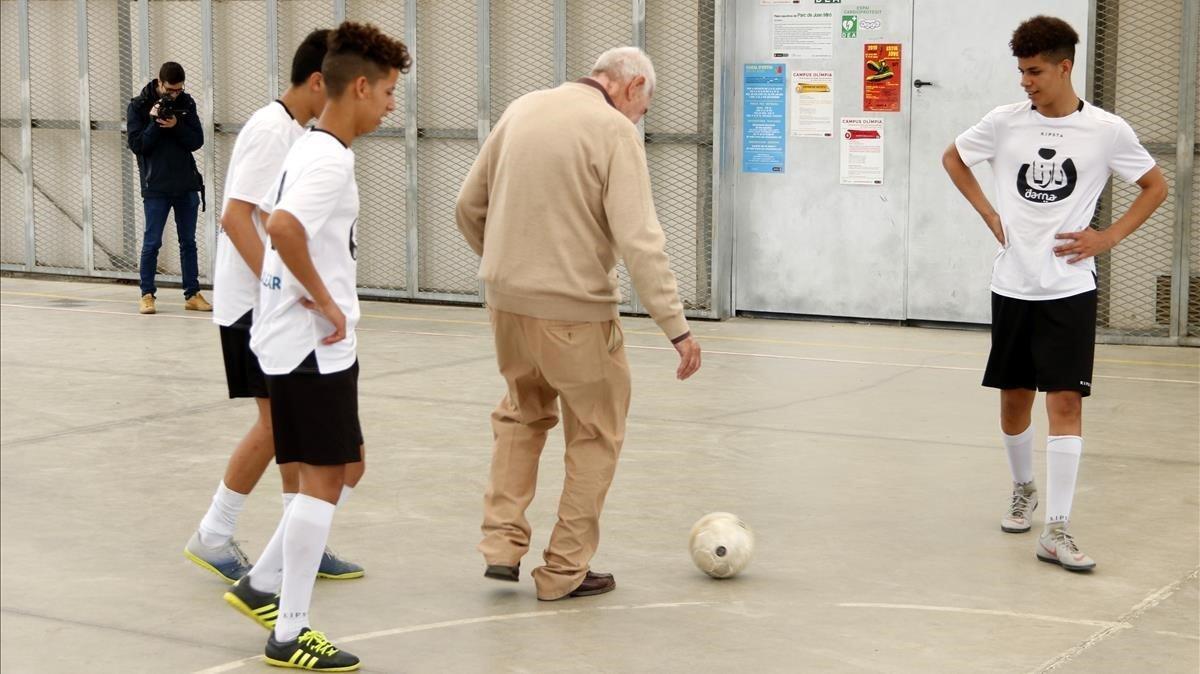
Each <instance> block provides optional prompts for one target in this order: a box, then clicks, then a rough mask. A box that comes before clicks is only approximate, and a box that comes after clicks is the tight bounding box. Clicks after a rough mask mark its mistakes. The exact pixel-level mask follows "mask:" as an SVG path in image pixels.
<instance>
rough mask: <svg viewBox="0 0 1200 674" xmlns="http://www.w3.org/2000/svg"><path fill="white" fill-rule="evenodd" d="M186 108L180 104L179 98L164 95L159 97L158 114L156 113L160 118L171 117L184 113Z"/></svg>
mask: <svg viewBox="0 0 1200 674" xmlns="http://www.w3.org/2000/svg"><path fill="white" fill-rule="evenodd" d="M183 111H184V108H183V106H182V105H180V104H179V100H178V99H177V98H175V97H171V96H163V97H162V98H160V99H158V114H157V115H155V116H156V117H157V118H158V119H171V118H172V117H174V116H175V115H176V114H182V113H183Z"/></svg>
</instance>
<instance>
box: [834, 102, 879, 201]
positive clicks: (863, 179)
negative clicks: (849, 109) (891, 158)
mask: <svg viewBox="0 0 1200 674" xmlns="http://www.w3.org/2000/svg"><path fill="white" fill-rule="evenodd" d="M842 184H843V185H882V184H883V118H882V117H843V118H842Z"/></svg>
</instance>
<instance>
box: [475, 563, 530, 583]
mask: <svg viewBox="0 0 1200 674" xmlns="http://www.w3.org/2000/svg"><path fill="white" fill-rule="evenodd" d="M483 577H484V578H492V579H495V580H507V581H511V582H514V583H515V582H517V581H519V580H521V565H520V564H519V563H518V564H516V565H515V566H505V565H503V564H488V567H487V570H485V571H484V572H483Z"/></svg>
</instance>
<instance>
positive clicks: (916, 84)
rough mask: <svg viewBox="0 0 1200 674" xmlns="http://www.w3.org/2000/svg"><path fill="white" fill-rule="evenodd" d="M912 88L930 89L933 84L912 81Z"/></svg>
mask: <svg viewBox="0 0 1200 674" xmlns="http://www.w3.org/2000/svg"><path fill="white" fill-rule="evenodd" d="M913 86H914V87H916V88H918V89H920V88H921V87H932V86H933V82H926V81H924V80H913Z"/></svg>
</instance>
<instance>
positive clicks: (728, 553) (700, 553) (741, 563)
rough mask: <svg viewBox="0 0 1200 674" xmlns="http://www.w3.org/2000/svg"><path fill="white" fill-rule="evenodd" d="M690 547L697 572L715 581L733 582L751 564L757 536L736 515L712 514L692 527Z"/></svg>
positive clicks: (702, 518)
mask: <svg viewBox="0 0 1200 674" xmlns="http://www.w3.org/2000/svg"><path fill="white" fill-rule="evenodd" d="M688 546H689V547H690V548H691V551H692V561H693V562H695V563H696V568H698V569H700V570H701V571H703V572H704V573H707V574H708V575H710V576H712V577H713V578H732V577H733V576H735V575H737V573H738V572H740V571H741V570H742V569H744V568H746V565H747V564H749V563H750V557H751V555H753V554H754V532H753V531H751V530H750V527H748V526H746V523H745V522H743V521H741V520H740V519H738V516H737V515H734V514H733V513H722V512H717V513H709V514H707V515H705V516H704V517H701V518H700V520H699V521H698V522H696V523H695V524H694V525H692V534H691V536H690V537H689V539H688Z"/></svg>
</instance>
